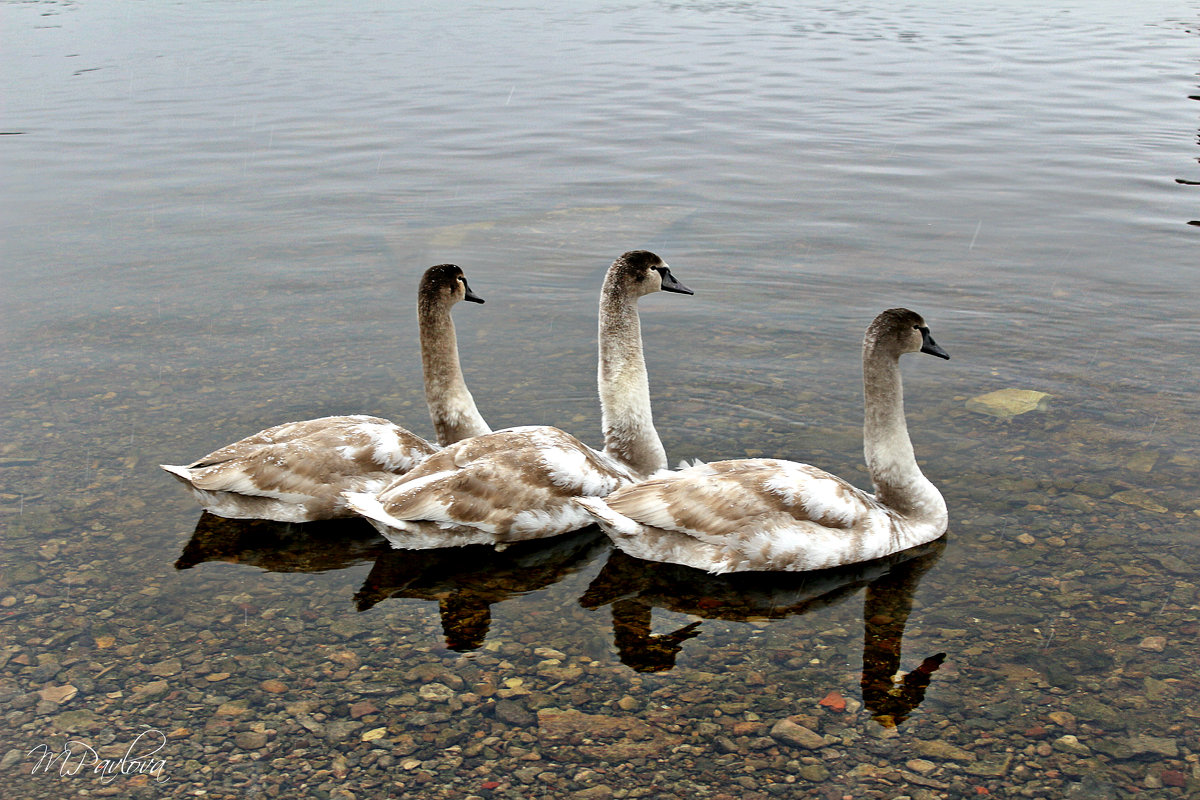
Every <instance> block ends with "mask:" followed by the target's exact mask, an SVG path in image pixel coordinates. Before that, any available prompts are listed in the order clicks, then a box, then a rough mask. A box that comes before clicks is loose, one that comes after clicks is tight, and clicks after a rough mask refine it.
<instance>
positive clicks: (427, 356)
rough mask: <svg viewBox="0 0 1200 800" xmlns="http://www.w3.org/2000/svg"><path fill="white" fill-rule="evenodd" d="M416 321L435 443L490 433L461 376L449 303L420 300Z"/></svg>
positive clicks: (449, 442)
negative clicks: (418, 328)
mask: <svg viewBox="0 0 1200 800" xmlns="http://www.w3.org/2000/svg"><path fill="white" fill-rule="evenodd" d="M417 322H418V325H419V326H420V332H421V371H422V373H423V374H424V377H425V402H426V404H428V406H429V418H430V420H431V421H432V422H433V427H434V430H435V431H436V433H437V440H438V444H440V445H443V446H444V445H448V444H453V443H454V442H457V441H459V440H461V439H467V438H470V437H472V436H479V435H481V434H484V433H488V432H490V430H491V429H490V428H488V425H487V423H486V422H484V421H483V417H482V416H481V415H480V414H479V409H477V408H476V407H475V399H474V398H473V397H471V392H470V391H469V390H468V389H467V382H466V380H465V379H464V378H463V373H462V365H461V364H460V363H459V360H458V337H457V336H456V334H455V331H454V321H453V320H452V319H451V318H450V306H449V304H447V303H439V302H427V301H425V300H424V299H422V301H421V302H420V303H419V304H418V307H417Z"/></svg>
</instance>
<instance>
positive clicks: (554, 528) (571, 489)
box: [373, 426, 633, 540]
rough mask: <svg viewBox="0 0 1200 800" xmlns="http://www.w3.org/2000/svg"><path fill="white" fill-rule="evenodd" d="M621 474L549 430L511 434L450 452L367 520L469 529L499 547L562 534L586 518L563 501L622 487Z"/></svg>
mask: <svg viewBox="0 0 1200 800" xmlns="http://www.w3.org/2000/svg"><path fill="white" fill-rule="evenodd" d="M632 479H633V477H632V475H631V474H630V473H629V472H628V470H626V469H624V468H622V467H620V466H619V465H617V464H616V463H615V462H612V461H611V459H609V458H607V457H606V456H604V455H603V454H601V453H597V452H596V451H594V450H592V449H591V448H589V447H587V446H586V445H584V444H583V443H582V442H580V441H579V440H577V439H575V437H573V436H571V435H570V434H567V433H564V432H562V431H559V430H558V429H556V428H547V427H538V426H531V427H525V428H511V429H507V430H504V431H497V432H496V433H491V434H487V435H485V436H480V437H476V438H473V439H467V440H465V441H462V442H458V443H456V444H453V445H450V446H449V447H447V448H445V449H444V450H442V451H440V452H439V453H436V454H434V455H433V456H430V457H429V458H428V459H427V460H426V461H424V462H423V463H422V464H421V465H420V466H418V467H417V468H416V469H415V470H413V471H412V472H410V473H408V474H407V475H405V476H403V477H402V478H399V479H397V480H395V481H393V482H392V483H391V484H390V485H389V486H387V487H386V488H385V489H383V490H382V491H381V492H380V493H379V495H378V501H379V506H380V507H381V510H382V514H380V513H379V509H376V513H375V514H374V515H373V518H374V519H378V520H379V521H381V522H386V521H388V520H391V522H392V524H393V525H394V526H395V527H398V528H400V529H406V528H407V526H405V525H404V523H405V522H408V521H422V522H433V523H436V524H439V525H443V526H446V527H447V528H448V529H449V528H451V527H457V526H464V525H465V526H471V527H474V528H478V529H479V530H483V531H486V532H489V533H491V534H493V535H496V536H500V537H505V539H512V540H515V539H520V538H533V537H534V536H535V535H551V534H552V533H556V532H566V531H568V530H573V529H575V528H578V527H582V526H583V525H584V524H586V523H587V522H588V521H589V520H590V518H589V517H588V516H587V515H586V514H584V513H583V512H582V511H581V510H580V509H578V508H577V507H576V506H574V505H572V504H571V503H570V502H569V501H570V498H572V497H577V496H579V495H582V494H587V495H601V494H608V493H610V492H612V491H614V490H615V489H616V488H617V487H619V486H621V485H623V484H625V483H629V482H630V481H632Z"/></svg>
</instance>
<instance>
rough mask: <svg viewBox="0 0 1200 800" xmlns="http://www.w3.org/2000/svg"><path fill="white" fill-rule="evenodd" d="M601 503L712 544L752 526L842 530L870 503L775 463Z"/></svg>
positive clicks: (807, 470) (699, 471)
mask: <svg viewBox="0 0 1200 800" xmlns="http://www.w3.org/2000/svg"><path fill="white" fill-rule="evenodd" d="M606 502H607V503H608V505H609V506H610V507H612V508H613V509H614V510H615V511H617V512H619V513H621V514H623V515H624V516H626V517H629V518H630V519H633V520H636V521H638V522H640V523H642V524H645V525H652V526H654V527H657V528H663V529H665V530H674V531H679V532H681V533H687V534H689V535H691V536H696V537H700V538H714V539H718V540H719V539H721V538H722V537H725V536H729V535H732V534H734V533H736V532H739V531H745V530H747V528H754V527H755V526H756V525H759V524H764V525H765V524H771V525H772V526H777V525H780V524H785V525H786V524H791V523H798V522H814V523H817V524H818V525H821V526H823V527H827V528H835V529H843V528H849V527H851V526H853V525H854V524H855V523H856V521H857V520H858V519H859V518H860V517H861V515H862V514H863V513H864V512H865V511H866V510H867V509H868V508H869V507H871V506H872V505H873V504H872V503H871V501H870V499H869V497H868V496H867V495H865V494H864V493H863V492H861V491H859V490H858V489H856V488H854V487H853V486H851V485H850V484H848V483H846V482H845V481H843V480H841V479H840V478H837V477H835V476H833V475H830V474H829V473H827V472H824V471H822V470H819V469H817V468H815V467H810V466H808V465H807V464H797V463H795V462H791V461H780V460H775V459H742V460H738V461H718V462H715V463H712V464H704V465H701V466H696V467H691V468H689V469H685V470H682V471H680V472H677V473H675V474H674V475H668V476H664V477H662V478H655V479H651V480H648V481H644V482H642V483H638V484H635V485H633V486H629V487H626V488H625V489H621V490H619V491H617V492H616V493H615V494H613V495H610V496H609V497H607V498H606Z"/></svg>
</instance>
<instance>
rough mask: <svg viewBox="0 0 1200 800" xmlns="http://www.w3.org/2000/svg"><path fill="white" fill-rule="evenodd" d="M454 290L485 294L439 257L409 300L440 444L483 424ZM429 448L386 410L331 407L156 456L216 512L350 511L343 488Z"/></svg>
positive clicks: (376, 478) (322, 515) (397, 468)
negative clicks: (195, 450) (468, 374)
mask: <svg viewBox="0 0 1200 800" xmlns="http://www.w3.org/2000/svg"><path fill="white" fill-rule="evenodd" d="M460 300H468V301H471V302H476V303H482V302H483V300H482V299H480V298H479V297H478V296H477V295H475V294H474V293H473V292H472V291H471V289H470V287H469V286H468V285H467V282H466V278H465V277H464V276H463V273H462V270H461V269H460V268H459V267H457V266H455V265H453V264H439V265H437V266H434V267H430V268H429V269H428V270H426V271H425V274H424V275H423V276H422V279H421V285H420V288H419V290H418V301H417V309H418V320H419V323H420V330H421V355H422V368H423V372H424V374H425V389H426V400H427V402H428V405H429V411H430V417H431V418H432V420H433V423H434V428H435V429H436V430H437V432H438V439H439V442H440V443H441V444H448V443H450V442H455V441H458V440H459V439H462V438H466V437H468V436H474V435H477V434H480V433H486V432H488V431H489V430H490V429H489V428H488V427H487V423H486V422H484V421H483V418H482V417H481V416H480V415H479V411H478V410H477V409H476V408H475V401H474V400H473V399H472V397H471V394H470V392H469V391H468V390H467V387H466V383H465V381H464V380H463V377H462V368H461V366H460V364H459V360H458V346H457V342H456V339H455V334H454V323H453V321H451V319H450V308H451V306H453V305H454V304H455V303H457V302H459V301H460ZM437 451H438V446H437V445H434V444H431V443H430V442H427V441H425V440H424V439H422V438H421V437H419V436H417V435H416V434H414V433H411V432H410V431H408V430H405V429H404V428H402V427H400V426H399V425H396V424H395V423H392V422H389V421H388V420H386V419H380V418H379V417H368V416H363V415H351V416H332V417H321V418H318V419H309V420H304V421H301V422H287V423H284V424H282V425H276V426H275V427H272V428H268V429H266V430H264V431H260V432H259V433H256V434H254V435H252V436H247V437H246V438H244V439H240V440H238V441H236V442H234V443H233V444H229V445H226V446H225V447H222V448H220V449H219V450H215V451H213V452H212V453H209V454H208V455H206V456H204V457H203V458H200V459H198V460H196V461H194V462H192V463H190V464H188V465H186V466H173V465H169V464H162V465H161V466H162V468H163V469H164V470H166V471H167V472H169V473H171V474H172V475H173V476H175V477H176V478H177V479H178V480H179V481H180V482H181V483H183V484H184V485H186V486H187V487H188V488H189V489H190V490H191V492H192V494H193V495H194V496H195V497H196V499H197V501H199V503H200V505H202V506H203V507H204V508H205V509H206V510H207V511H209V512H210V513H213V514H216V515H217V516H221V517H228V518H233V519H269V520H276V521H278V522H312V521H315V520H323V519H333V518H338V517H349V516H353V515H354V512H353V511H350V510H349V509H348V508H347V507H346V504H345V501H344V498H343V493H344V492H347V491H360V492H361V491H372V490H378V489H381V488H383V487H384V486H386V485H387V484H388V482H390V481H391V480H393V479H394V478H395V477H396V476H397V475H402V474H404V473H406V472H408V471H409V470H411V469H412V468H413V467H415V466H416V465H417V464H419V463H420V462H421V461H422V460H424V459H425V458H426V457H428V456H429V455H431V454H433V453H435V452H437Z"/></svg>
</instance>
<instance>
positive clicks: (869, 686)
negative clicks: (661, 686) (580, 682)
mask: <svg viewBox="0 0 1200 800" xmlns="http://www.w3.org/2000/svg"><path fill="white" fill-rule="evenodd" d="M943 549H945V537H943V538H941V539H938V540H936V541H934V542H930V543H929V544H926V545H922V546H920V547H914V548H911V549H909V550H905V551H903V552H901V553H897V554H895V555H893V556H890V557H888V558H882V559H877V560H875V561H870V562H866V563H863V564H857V565H854V566H850V567H841V568H838V569H830V570H822V571H820V572H810V573H756V574H755V573H742V574H734V575H710V574H708V573H706V572H701V571H700V570H696V569H691V568H689V567H683V566H679V565H675V564H663V563H657V562H650V561H642V560H639V559H635V558H632V557H630V556H627V555H625V554H624V553H621V552H620V551H613V552H612V554H611V555H610V556H609V559H608V562H607V563H606V564H605V565H604V568H603V569H602V570H601V571H600V573H599V574H598V575H597V576H596V577H595V579H593V581H592V583H591V585H590V586H589V587H588V589H587V591H586V592H585V593H584V595H583V597H581V598H580V601H579V602H580V604H581V605H582V606H583V607H585V608H599V607H601V606H604V605H610V604H611V606H612V624H613V642H614V644H615V645H616V648H617V652H618V654H619V657H620V659H621V661H622V662H623V663H625V664H626V665H627V666H629V667H631V668H632V669H634V670H637V671H639V672H665V671H667V670H670V669H671V668H673V667H674V666H675V659H676V656H677V655H678V654H679V651H680V650H681V649H682V647H683V645H684V643H685V642H686V641H687V640H688V639H691V638H693V637H695V636H698V635H699V634H700V626H701V622H699V621H697V622H692V623H690V624H688V625H685V626H683V627H681V628H679V629H678V630H675V631H673V632H671V633H666V634H654V633H651V625H650V623H651V616H652V612H653V610H654V609H655V608H661V609H666V610H669V611H674V612H678V613H683V614H690V615H692V616H696V617H701V618H703V619H724V620H733V621H738V622H745V621H748V620H756V619H783V618H785V617H790V616H794V615H799V614H806V613H808V612H810V611H814V610H817V609H821V608H826V607H829V606H833V605H836V604H837V603H840V602H843V601H844V600H846V599H847V598H849V597H851V596H852V595H854V594H856V593H858V592H859V590H861V589H864V588H865V589H866V592H865V595H864V597H863V620H864V627H865V633H864V638H863V671H862V682H861V688H862V696H863V705H864V706H865V707H866V708H867V710H868V711H869V712H870V713H871V715H872V717H874V718H875V720H876V721H878V722H879V723H880V724H881V725H884V726H886V727H894V726H895V725H897V724H899V723H900V722H902V721H904V719H906V718H907V717H908V715H909V714H910V713H911V712H912V710H913V709H915V708H916V707H917V706H918V705H919V704H920V703H921V701H922V700H923V699H924V697H925V690H926V688H927V687H928V686H929V682H930V679H931V677H932V675H933V673H934V672H935V671H936V670H937V669H938V667H939V666H941V664H942V661H943V660H944V659H945V657H946V654H945V653H937V654H935V655H932V656H930V657H928V658H926V659H925V660H924V661H923V662H922V663H921V665H920V666H918V667H917V668H916V669H914V670H912V671H911V672H909V673H908V674H907V675H904V676H903V677H902V678H901V679H900V680H899V681H894V680H893V676H894V675H895V674H896V672H897V670H898V669H899V667H900V648H901V639H902V637H903V635H904V628H905V625H906V624H907V622H908V616H909V614H910V612H911V611H912V602H913V596H914V594H915V593H916V590H917V586H918V585H919V583H920V581H921V578H922V577H923V576H924V575H925V573H926V572H928V571H929V570H930V568H932V567H933V565H934V564H935V563H936V562H937V560H938V559H939V558H940V557H941V554H942V550H943Z"/></svg>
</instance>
